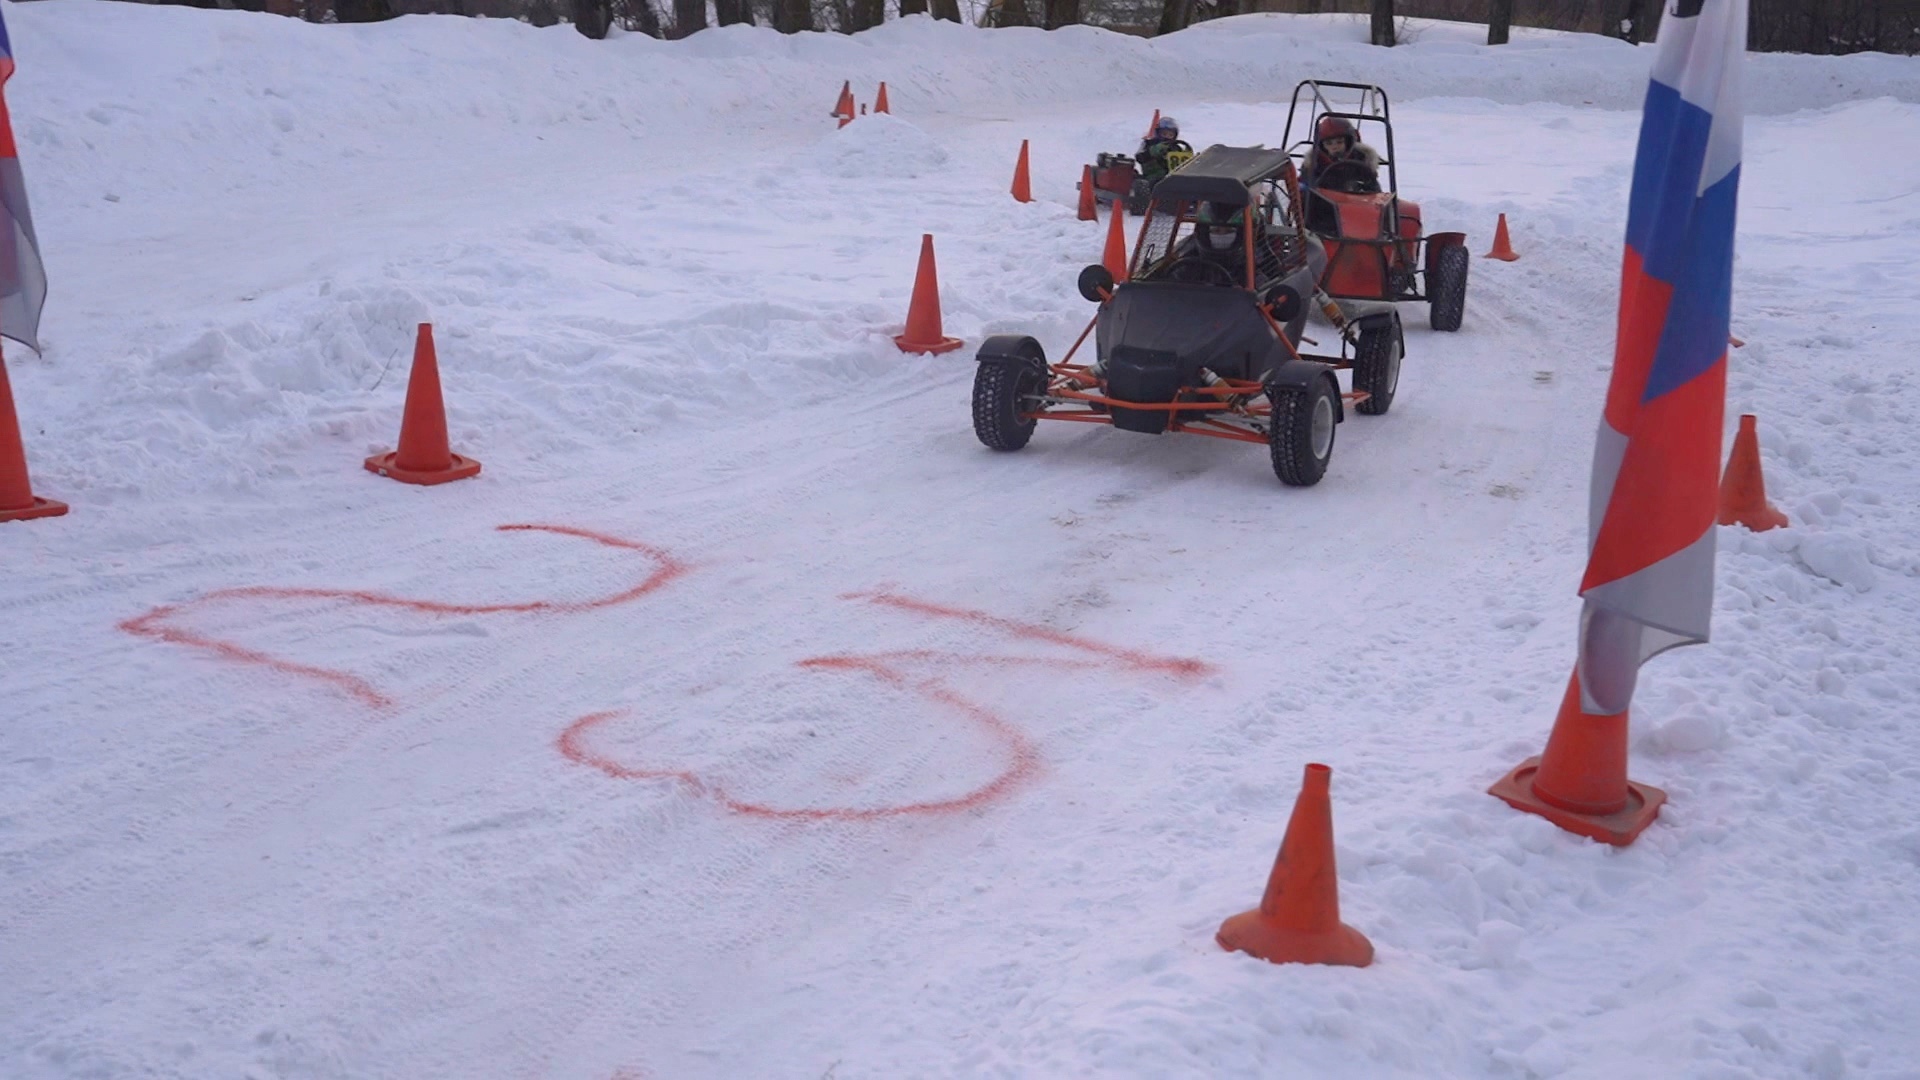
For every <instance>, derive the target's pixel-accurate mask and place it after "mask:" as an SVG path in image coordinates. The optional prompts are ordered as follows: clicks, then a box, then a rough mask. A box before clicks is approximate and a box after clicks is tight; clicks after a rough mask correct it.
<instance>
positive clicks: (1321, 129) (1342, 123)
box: [1300, 116, 1380, 188]
mask: <svg viewBox="0 0 1920 1080" xmlns="http://www.w3.org/2000/svg"><path fill="white" fill-rule="evenodd" d="M1347 161H1356V162H1359V163H1360V164H1361V165H1362V166H1364V167H1365V171H1366V175H1367V176H1369V177H1375V178H1377V177H1378V176H1379V172H1380V152H1379V151H1378V150H1375V149H1374V148H1373V147H1371V146H1368V145H1367V144H1366V143H1363V142H1361V141H1360V137H1359V136H1358V135H1357V134H1356V133H1355V132H1354V130H1353V121H1351V120H1348V119H1346V118H1345V117H1341V116H1323V117H1321V118H1320V123H1319V125H1318V127H1317V128H1316V130H1315V131H1314V143H1313V150H1312V151H1311V152H1309V153H1308V154H1307V161H1306V168H1304V169H1302V170H1301V173H1300V183H1301V186H1302V187H1308V188H1310V187H1313V186H1314V185H1315V184H1316V183H1317V182H1318V180H1319V178H1320V177H1321V176H1323V175H1325V174H1326V171H1327V170H1328V169H1330V168H1332V167H1333V166H1335V165H1338V164H1340V163H1341V162H1347Z"/></svg>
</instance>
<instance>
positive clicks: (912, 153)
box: [806, 113, 948, 180]
mask: <svg viewBox="0 0 1920 1080" xmlns="http://www.w3.org/2000/svg"><path fill="white" fill-rule="evenodd" d="M806 158H807V159H809V160H811V161H814V162H816V163H817V164H818V165H819V167H820V169H821V171H823V172H825V173H827V174H828V175H830V176H839V177H844V178H846V179H849V180H858V179H867V178H872V177H891V178H893V179H899V180H911V179H913V178H915V177H920V176H926V175H928V174H929V173H932V172H935V171H936V170H939V169H940V168H942V167H944V166H945V165H946V164H947V161H948V157H947V151H946V148H945V147H943V146H941V145H940V144H939V143H938V142H936V141H935V140H934V138H933V136H931V135H928V134H927V133H926V132H924V131H922V130H920V129H919V128H918V127H916V126H914V125H913V124H910V123H908V122H907V121H905V120H902V119H900V118H899V117H897V116H894V115H892V114H891V113H874V114H871V115H868V116H863V117H861V118H860V119H858V120H856V121H854V122H853V123H851V124H848V125H847V126H846V127H843V128H840V129H839V130H837V131H835V132H834V133H833V134H832V135H829V136H827V137H826V138H825V139H822V140H821V141H820V144H819V145H818V146H817V147H815V148H814V149H812V150H810V151H808V152H807V154H806Z"/></svg>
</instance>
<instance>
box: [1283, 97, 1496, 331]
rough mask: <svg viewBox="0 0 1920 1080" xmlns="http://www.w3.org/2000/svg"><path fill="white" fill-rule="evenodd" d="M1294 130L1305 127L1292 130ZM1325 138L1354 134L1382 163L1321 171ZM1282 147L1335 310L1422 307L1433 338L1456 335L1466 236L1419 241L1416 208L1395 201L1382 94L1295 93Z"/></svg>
mask: <svg viewBox="0 0 1920 1080" xmlns="http://www.w3.org/2000/svg"><path fill="white" fill-rule="evenodd" d="M1330 92H1331V93H1332V94H1333V96H1332V97H1330V96H1329V93H1330ZM1336 98H1337V99H1338V100H1339V101H1340V103H1341V105H1340V106H1338V107H1337V106H1336V104H1335V99H1336ZM1296 121H1301V122H1303V123H1302V124H1301V126H1300V127H1297V128H1296V126H1295V124H1296ZM1329 129H1335V130H1338V129H1344V130H1346V131H1348V132H1351V133H1353V136H1351V137H1357V139H1358V141H1359V142H1361V143H1366V142H1368V140H1369V138H1372V139H1377V140H1378V145H1380V146H1381V147H1383V148H1384V150H1385V153H1384V154H1381V155H1380V157H1379V161H1378V164H1377V165H1375V164H1373V163H1372V161H1371V160H1358V159H1353V158H1350V159H1345V160H1336V161H1327V160H1325V155H1324V154H1322V153H1321V152H1320V145H1321V144H1320V138H1319V136H1320V134H1321V133H1322V132H1323V131H1327V130H1329ZM1282 145H1284V146H1286V147H1287V150H1288V152H1289V153H1291V154H1292V155H1293V156H1294V157H1295V158H1297V159H1299V161H1300V173H1301V176H1302V177H1303V178H1304V180H1305V183H1304V184H1303V186H1302V194H1303V199H1304V206H1305V213H1306V227H1307V229H1308V231H1310V232H1312V233H1314V234H1315V235H1317V236H1319V237H1320V239H1321V241H1322V242H1323V243H1324V244H1325V245H1326V249H1327V268H1326V270H1325V272H1324V273H1323V274H1322V275H1321V277H1320V287H1321V288H1322V289H1324V290H1325V291H1326V293H1327V294H1328V295H1329V296H1331V297H1333V298H1334V299H1336V300H1360V301H1384V302H1389V303H1391V302H1396V301H1400V300H1425V301H1426V302H1427V308H1428V315H1427V318H1428V323H1429V325H1431V326H1432V327H1433V328H1434V329H1435V330H1458V329H1460V320H1461V317H1462V315H1463V314H1464V313H1465V311H1466V304H1467V262H1468V255H1467V246H1466V245H1467V236H1466V234H1465V233H1457V232H1442V233H1426V232H1423V231H1422V228H1421V224H1422V223H1421V217H1420V204H1419V203H1416V202H1414V201H1412V200H1410V199H1403V198H1401V197H1400V194H1399V183H1398V179H1399V176H1398V168H1397V167H1396V165H1395V154H1394V147H1393V118H1392V114H1391V111H1390V110H1389V108H1388V103H1387V92H1386V91H1385V90H1382V89H1381V88H1380V87H1378V86H1371V85H1368V84H1366V83H1346V82H1330V81H1326V80H1317V79H1308V80H1306V81H1304V82H1302V83H1300V84H1299V85H1298V86H1296V87H1294V88H1293V103H1292V104H1291V105H1289V106H1288V107H1287V127H1286V140H1285V142H1284V143H1283V144H1282ZM1316 166H1318V167H1316Z"/></svg>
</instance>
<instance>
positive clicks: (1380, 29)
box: [1373, 0, 1393, 48]
mask: <svg viewBox="0 0 1920 1080" xmlns="http://www.w3.org/2000/svg"><path fill="white" fill-rule="evenodd" d="M1373 43H1374V44H1375V45H1385V46H1386V47H1388V48H1392V47H1393V0H1373Z"/></svg>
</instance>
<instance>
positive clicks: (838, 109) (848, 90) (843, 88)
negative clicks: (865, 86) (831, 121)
mask: <svg viewBox="0 0 1920 1080" xmlns="http://www.w3.org/2000/svg"><path fill="white" fill-rule="evenodd" d="M827 115H828V116H837V117H839V118H840V126H841V127H846V126H847V125H848V124H851V123H853V83H852V81H851V80H849V81H847V82H843V83H841V84H840V100H839V101H836V102H834V103H833V111H832V112H830V113H828V114H827Z"/></svg>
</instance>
